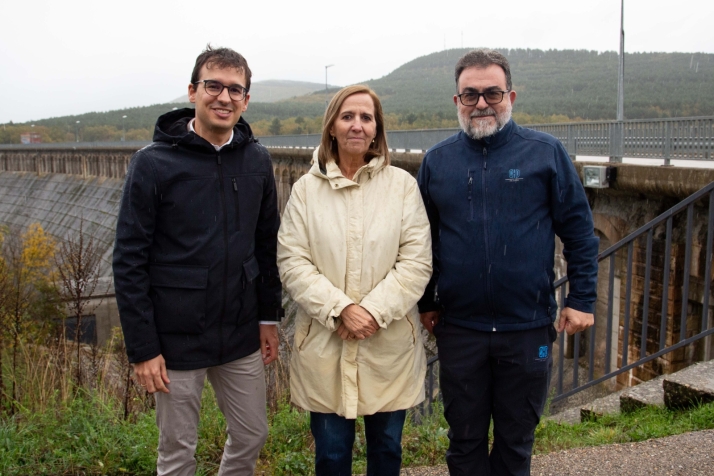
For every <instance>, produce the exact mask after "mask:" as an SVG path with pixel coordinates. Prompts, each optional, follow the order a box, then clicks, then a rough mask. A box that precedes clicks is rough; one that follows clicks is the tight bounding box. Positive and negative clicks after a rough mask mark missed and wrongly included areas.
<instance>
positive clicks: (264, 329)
mask: <svg viewBox="0 0 714 476" xmlns="http://www.w3.org/2000/svg"><path fill="white" fill-rule="evenodd" d="M279 345H280V344H279V341H278V325H277V324H261V325H260V353H261V354H262V356H263V365H268V364H269V363H270V362H272V361H273V360H277V358H278V348H279Z"/></svg>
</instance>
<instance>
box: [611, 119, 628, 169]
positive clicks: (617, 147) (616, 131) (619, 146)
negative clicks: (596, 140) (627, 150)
mask: <svg viewBox="0 0 714 476" xmlns="http://www.w3.org/2000/svg"><path fill="white" fill-rule="evenodd" d="M609 139H610V162H614V163H618V164H619V163H622V157H623V156H624V154H623V152H624V150H623V149H624V142H625V124H624V122H623V121H615V122H613V123H611V124H610V137H609Z"/></svg>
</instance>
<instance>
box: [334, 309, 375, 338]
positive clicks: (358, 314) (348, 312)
mask: <svg viewBox="0 0 714 476" xmlns="http://www.w3.org/2000/svg"><path fill="white" fill-rule="evenodd" d="M340 319H342V323H343V324H344V326H345V327H346V328H347V330H348V331H350V333H352V334H353V335H354V336H355V338H357V339H359V340H362V339H366V338H367V337H369V336H371V335H372V334H374V333H375V332H377V330H378V329H379V324H377V321H375V320H374V317H372V314H370V313H369V311H367V310H366V309H365V308H363V307H362V306H358V305H357V304H350V305H349V306H347V307H346V308H344V309H343V310H342V312H341V313H340Z"/></svg>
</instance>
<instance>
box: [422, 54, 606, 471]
mask: <svg viewBox="0 0 714 476" xmlns="http://www.w3.org/2000/svg"><path fill="white" fill-rule="evenodd" d="M456 88H457V94H456V95H455V96H454V103H455V104H456V107H457V109H458V116H459V123H460V125H461V128H462V129H463V132H459V133H458V134H456V135H454V136H452V137H450V138H448V139H446V140H445V141H443V142H441V143H439V144H437V145H435V146H434V147H432V148H431V149H430V150H429V151H428V152H427V153H426V155H425V157H424V162H423V163H422V165H421V169H420V170H419V177H418V180H419V187H420V188H421V192H422V196H423V199H424V204H425V206H426V209H427V213H428V215H429V220H430V223H431V232H432V240H433V255H434V274H433V277H432V280H431V282H430V283H429V286H428V287H427V289H426V292H425V294H424V297H423V298H422V299H421V301H420V302H419V311H420V313H421V321H422V324H423V325H424V327H426V328H427V329H428V330H429V331H430V332H433V333H434V335H435V336H436V342H437V346H438V349H439V359H440V366H441V374H440V379H441V388H442V392H443V397H444V412H445V416H446V419H447V421H448V422H449V426H450V431H449V439H450V444H449V449H448V451H447V453H446V461H447V463H448V466H449V472H450V474H452V475H476V474H478V475H527V474H530V457H531V451H532V447H533V435H534V432H535V428H536V425H537V424H538V421H539V419H540V415H541V413H542V411H543V406H544V403H545V399H546V393H547V389H548V381H549V377H550V369H551V365H552V358H551V350H552V343H553V341H554V340H555V337H556V329H555V328H554V325H553V322H554V321H555V318H556V313H557V309H558V306H557V303H556V301H555V293H554V289H553V281H554V278H555V276H554V272H553V261H554V255H555V235H557V236H558V237H560V239H561V240H562V242H563V245H564V251H563V253H564V255H565V258H566V260H567V262H568V278H569V282H570V292H569V294H568V297H567V300H566V305H565V308H564V309H563V310H562V311H561V313H560V317H559V321H558V324H557V327H558V328H557V330H558V331H562V330H566V331H567V332H568V333H569V334H573V333H575V332H577V331H582V330H584V329H586V328H587V327H589V326H591V325H592V324H593V305H594V302H595V291H596V284H597V262H596V260H597V252H598V238H597V237H596V236H595V235H594V232H593V221H592V214H591V211H590V207H589V205H588V202H587V198H586V196H585V192H584V190H583V188H582V185H581V183H580V180H579V178H578V176H577V173H576V171H575V168H574V167H573V164H572V163H571V161H570V158H569V157H568V154H567V152H566V151H565V149H564V148H563V147H562V145H561V144H560V142H558V140H557V139H555V138H554V137H552V136H549V135H547V134H543V133H540V132H536V131H533V130H530V129H525V128H522V127H520V126H518V125H516V124H515V122H513V120H512V119H511V107H512V104H513V102H514V101H515V99H516V92H515V91H513V89H512V84H511V74H510V68H509V65H508V60H507V59H506V58H505V57H504V56H503V55H501V54H500V53H498V52H496V51H493V50H475V51H472V52H470V53H467V54H466V55H465V56H463V57H462V58H461V59H460V60H459V61H458V63H457V65H456ZM491 419H493V424H494V431H493V434H494V442H493V448H492V450H491V452H490V454H489V449H488V430H489V424H490V422H491Z"/></svg>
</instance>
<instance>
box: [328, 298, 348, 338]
mask: <svg viewBox="0 0 714 476" xmlns="http://www.w3.org/2000/svg"><path fill="white" fill-rule="evenodd" d="M350 304H354V302H352V300H351V299H350V298H348V297H347V296H343V297H342V299H340V300H339V301H338V303H337V304H335V307H333V308H332V309H331V310H330V312H329V313H328V314H327V319H326V320H325V327H327V328H328V329H329V330H331V331H336V330H337V328H338V327H339V326H338V325H337V323H336V322H335V321H337V320H338V319H339V318H340V314H342V310H343V309H344V308H346V307H347V306H349V305H350Z"/></svg>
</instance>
